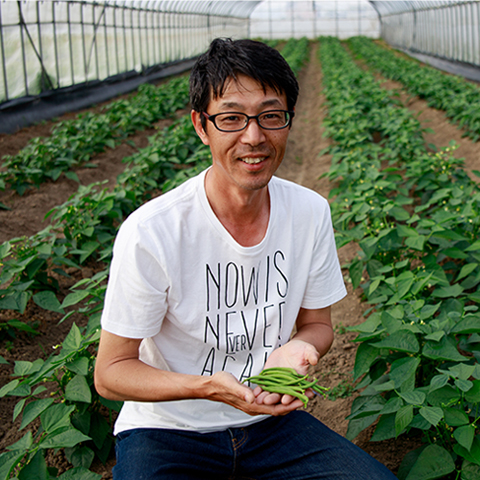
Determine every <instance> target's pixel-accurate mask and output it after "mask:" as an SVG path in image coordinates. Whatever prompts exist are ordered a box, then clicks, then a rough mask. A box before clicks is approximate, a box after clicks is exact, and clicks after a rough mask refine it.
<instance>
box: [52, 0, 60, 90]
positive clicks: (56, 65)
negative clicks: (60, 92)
mask: <svg viewBox="0 0 480 480" xmlns="http://www.w3.org/2000/svg"><path fill="white" fill-rule="evenodd" d="M55 4H56V2H55V1H53V2H52V21H53V46H54V50H55V71H56V73H57V87H58V88H60V71H59V65H58V44H57V22H56V21H55Z"/></svg>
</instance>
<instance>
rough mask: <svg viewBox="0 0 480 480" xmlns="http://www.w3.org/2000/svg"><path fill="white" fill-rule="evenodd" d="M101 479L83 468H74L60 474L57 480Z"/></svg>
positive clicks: (96, 474)
mask: <svg viewBox="0 0 480 480" xmlns="http://www.w3.org/2000/svg"><path fill="white" fill-rule="evenodd" d="M101 478H102V476H101V475H99V474H98V473H93V472H91V471H90V470H87V469H86V468H83V467H75V468H72V469H71V470H67V471H66V472H65V473H62V475H60V476H59V477H58V479H57V480H100V479H101Z"/></svg>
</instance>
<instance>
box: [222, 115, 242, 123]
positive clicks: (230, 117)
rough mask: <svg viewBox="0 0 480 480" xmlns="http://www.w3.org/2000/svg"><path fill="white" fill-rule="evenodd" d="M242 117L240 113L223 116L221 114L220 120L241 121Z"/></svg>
mask: <svg viewBox="0 0 480 480" xmlns="http://www.w3.org/2000/svg"><path fill="white" fill-rule="evenodd" d="M242 120H243V119H242V117H241V116H240V115H236V114H228V115H225V116H222V121H224V122H241V121H242Z"/></svg>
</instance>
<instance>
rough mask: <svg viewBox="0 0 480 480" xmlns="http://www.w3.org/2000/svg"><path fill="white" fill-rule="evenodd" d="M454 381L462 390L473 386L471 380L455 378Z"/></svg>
mask: <svg viewBox="0 0 480 480" xmlns="http://www.w3.org/2000/svg"><path fill="white" fill-rule="evenodd" d="M454 383H455V386H456V387H458V388H459V389H460V390H461V391H462V392H468V391H469V390H470V389H471V388H472V387H473V382H471V381H470V380H461V379H460V378H457V379H456V380H455V382H454Z"/></svg>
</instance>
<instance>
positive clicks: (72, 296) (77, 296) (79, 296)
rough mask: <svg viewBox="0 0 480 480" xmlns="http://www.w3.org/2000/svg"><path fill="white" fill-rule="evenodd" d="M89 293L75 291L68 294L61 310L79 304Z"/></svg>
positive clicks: (87, 291) (86, 291)
mask: <svg viewBox="0 0 480 480" xmlns="http://www.w3.org/2000/svg"><path fill="white" fill-rule="evenodd" d="M90 293H91V292H90V291H89V290H77V291H75V292H73V293H69V294H68V295H67V296H66V297H65V298H64V300H63V302H62V308H67V307H70V306H72V305H75V304H77V303H78V302H81V301H82V300H83V299H84V298H86V297H88V296H89V295H90Z"/></svg>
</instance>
